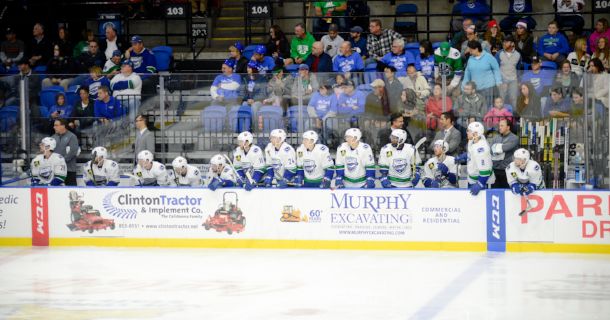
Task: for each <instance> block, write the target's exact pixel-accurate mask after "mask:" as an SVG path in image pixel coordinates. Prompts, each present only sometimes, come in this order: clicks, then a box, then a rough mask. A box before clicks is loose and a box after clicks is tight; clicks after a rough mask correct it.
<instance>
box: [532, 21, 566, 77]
mask: <svg viewBox="0 0 610 320" xmlns="http://www.w3.org/2000/svg"><path fill="white" fill-rule="evenodd" d="M547 31H548V33H547V34H545V35H543V36H542V37H540V39H538V54H539V55H540V56H541V57H542V60H545V61H553V62H555V63H556V64H557V66H558V67H559V65H560V64H561V62H563V60H565V59H566V57H567V55H568V53H570V45H569V44H568V39H566V37H565V36H564V35H563V34H561V33H558V31H559V29H558V28H557V22H555V21H551V22H549V25H548V28H547Z"/></svg>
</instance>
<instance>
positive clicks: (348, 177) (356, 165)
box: [335, 142, 375, 188]
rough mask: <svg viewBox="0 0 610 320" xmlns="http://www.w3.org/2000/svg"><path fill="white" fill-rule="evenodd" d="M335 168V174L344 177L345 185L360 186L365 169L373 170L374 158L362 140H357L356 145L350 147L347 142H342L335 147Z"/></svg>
mask: <svg viewBox="0 0 610 320" xmlns="http://www.w3.org/2000/svg"><path fill="white" fill-rule="evenodd" d="M335 168H336V170H337V176H339V177H340V176H342V177H344V182H345V186H346V187H350V188H362V187H363V186H364V184H365V182H366V178H367V171H368V172H371V170H372V171H374V170H375V159H374V158H373V151H372V149H371V147H370V146H369V145H368V144H366V143H364V142H359V143H358V146H357V147H356V148H355V149H352V148H351V147H350V146H349V145H348V144H347V142H344V143H343V144H341V146H339V148H338V149H337V158H336V159H335ZM373 175H374V174H373Z"/></svg>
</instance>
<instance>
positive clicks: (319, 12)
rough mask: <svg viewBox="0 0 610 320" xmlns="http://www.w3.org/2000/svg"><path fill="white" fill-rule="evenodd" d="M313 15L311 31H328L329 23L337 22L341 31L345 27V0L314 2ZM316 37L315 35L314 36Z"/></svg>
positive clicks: (317, 32)
mask: <svg viewBox="0 0 610 320" xmlns="http://www.w3.org/2000/svg"><path fill="white" fill-rule="evenodd" d="M314 8H315V16H316V18H315V19H314V24H313V32H314V33H315V34H316V35H318V34H320V33H324V32H326V31H328V28H329V27H330V25H331V24H333V23H334V24H338V25H339V28H340V29H341V30H342V31H345V30H346V29H347V26H346V21H345V14H346V12H347V1H318V2H314ZM316 39H317V37H316Z"/></svg>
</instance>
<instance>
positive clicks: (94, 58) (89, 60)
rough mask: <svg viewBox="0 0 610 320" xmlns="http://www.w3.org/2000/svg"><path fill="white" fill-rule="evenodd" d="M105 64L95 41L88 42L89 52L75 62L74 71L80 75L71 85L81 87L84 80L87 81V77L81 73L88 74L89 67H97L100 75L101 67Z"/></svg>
mask: <svg viewBox="0 0 610 320" xmlns="http://www.w3.org/2000/svg"><path fill="white" fill-rule="evenodd" d="M105 63H106V57H105V56H104V54H103V53H102V52H101V51H100V50H99V45H98V43H97V40H93V41H91V42H89V51H87V52H85V53H83V54H81V55H80V57H79V58H78V60H77V61H76V66H75V69H76V71H77V72H78V73H81V75H79V76H77V77H76V78H75V79H74V81H73V82H72V85H83V84H84V82H85V80H86V79H87V76H86V75H83V73H86V72H88V71H89V70H90V69H91V67H99V69H100V74H101V71H102V67H103V66H104V64H105ZM89 89H91V88H89Z"/></svg>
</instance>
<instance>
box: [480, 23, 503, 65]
mask: <svg viewBox="0 0 610 320" xmlns="http://www.w3.org/2000/svg"><path fill="white" fill-rule="evenodd" d="M483 40H484V41H485V42H487V45H488V46H489V51H490V52H491V54H492V55H494V56H495V55H496V53H498V51H500V50H502V42H503V41H504V34H503V33H502V31H500V28H498V23H497V22H496V20H491V21H489V23H487V31H485V34H484V35H483Z"/></svg>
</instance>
